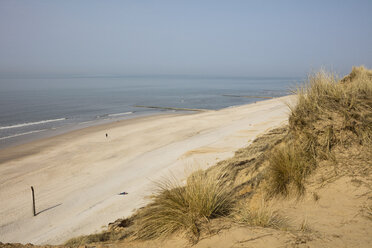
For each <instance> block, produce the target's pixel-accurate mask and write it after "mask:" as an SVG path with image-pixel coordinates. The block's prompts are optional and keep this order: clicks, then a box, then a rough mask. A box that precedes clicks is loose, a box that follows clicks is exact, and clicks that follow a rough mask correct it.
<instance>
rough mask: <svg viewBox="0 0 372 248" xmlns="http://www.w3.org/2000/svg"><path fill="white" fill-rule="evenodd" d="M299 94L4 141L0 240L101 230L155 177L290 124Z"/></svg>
mask: <svg viewBox="0 0 372 248" xmlns="http://www.w3.org/2000/svg"><path fill="white" fill-rule="evenodd" d="M293 100H294V97H293V96H286V97H281V98H275V99H271V100H265V101H260V102H257V103H254V104H249V105H244V106H237V107H231V108H226V109H222V110H218V111H207V112H199V113H193V114H167V115H156V116H148V117H140V118H136V119H131V120H123V121H117V122H113V123H109V124H105V125H100V126H94V127H89V128H85V129H81V130H77V131H73V132H69V133H66V134H63V135H59V136H56V137H52V138H47V139H43V140H39V141H34V142H31V143H28V144H24V145H21V146H17V147H13V148H7V149H2V150H0V199H1V201H0V204H1V205H0V209H1V212H0V241H1V242H20V243H33V244H60V243H62V242H64V241H66V240H68V239H69V238H71V237H74V236H78V235H82V234H89V233H94V232H97V231H100V230H102V228H104V227H105V226H106V225H107V224H108V223H109V222H112V221H115V220H116V219H118V218H122V217H125V216H129V215H130V214H132V213H133V211H134V210H135V209H136V208H139V207H141V206H143V205H144V204H145V203H146V200H145V199H144V197H145V196H146V195H149V194H151V189H152V185H153V182H154V181H156V180H159V179H161V178H162V177H164V176H167V175H168V176H169V175H170V174H173V175H174V176H176V177H177V178H180V179H182V178H185V176H186V175H187V173H188V172H191V171H192V170H195V169H198V168H202V169H204V168H207V167H209V166H212V165H214V164H215V163H216V162H218V161H220V160H223V159H226V158H228V157H230V156H232V155H233V154H234V151H236V150H237V149H239V148H241V147H244V146H247V145H248V144H249V143H250V142H251V141H252V140H253V139H254V138H255V137H257V135H259V134H262V133H264V132H265V131H267V130H269V129H272V128H274V127H277V126H281V125H283V124H285V123H286V122H287V119H288V112H289V111H288V107H287V103H289V102H291V101H293ZM106 133H107V134H108V137H106V135H105V134H106ZM30 186H33V187H34V188H35V196H36V212H37V215H36V216H35V217H34V216H33V214H32V199H31V190H30ZM124 191H125V192H128V194H127V195H119V193H120V192H124Z"/></svg>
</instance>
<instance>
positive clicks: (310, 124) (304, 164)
mask: <svg viewBox="0 0 372 248" xmlns="http://www.w3.org/2000/svg"><path fill="white" fill-rule="evenodd" d="M297 96H298V103H297V105H296V106H294V107H292V108H291V114H290V117H289V134H288V137H287V139H286V141H285V142H284V143H283V144H282V145H281V146H278V147H277V148H276V149H274V150H273V151H272V152H271V154H270V156H269V161H270V170H269V173H268V178H269V181H270V182H271V189H270V191H271V192H270V193H271V194H278V193H280V194H283V195H287V194H288V192H289V190H288V189H289V188H294V189H295V190H296V191H297V192H298V193H299V194H300V195H301V194H303V192H304V190H305V188H304V180H305V178H306V177H307V176H308V175H309V174H310V173H311V172H312V171H313V170H314V169H315V168H316V165H317V164H318V163H319V162H320V161H322V160H335V159H336V156H335V154H334V151H335V150H337V149H335V148H337V147H338V148H340V147H343V148H348V147H350V146H352V145H354V144H359V145H362V146H371V145H372V71H371V70H367V69H366V68H364V67H353V70H352V72H351V73H350V75H348V76H346V77H345V78H344V79H342V80H338V79H337V78H336V77H335V75H333V74H331V73H328V72H325V71H320V72H318V73H315V74H312V75H310V76H309V78H308V81H307V84H306V85H305V86H304V87H301V88H298V90H297Z"/></svg>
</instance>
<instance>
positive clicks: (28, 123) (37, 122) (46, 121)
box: [0, 118, 66, 130]
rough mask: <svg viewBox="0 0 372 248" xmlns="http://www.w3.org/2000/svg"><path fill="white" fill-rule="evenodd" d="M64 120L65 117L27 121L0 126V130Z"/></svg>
mask: <svg viewBox="0 0 372 248" xmlns="http://www.w3.org/2000/svg"><path fill="white" fill-rule="evenodd" d="M64 120H66V118H59V119H52V120H43V121H36V122H27V123H21V124H15V125H11V126H5V127H0V130H4V129H11V128H18V127H27V126H32V125H38V124H44V123H49V122H56V121H64Z"/></svg>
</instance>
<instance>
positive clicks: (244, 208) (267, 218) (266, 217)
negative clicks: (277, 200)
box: [233, 200, 287, 229]
mask: <svg viewBox="0 0 372 248" xmlns="http://www.w3.org/2000/svg"><path fill="white" fill-rule="evenodd" d="M233 217H234V220H235V221H236V222H238V223H241V224H245V225H248V226H260V227H270V228H275V229H279V228H283V227H286V226H287V224H286V220H285V218H283V217H281V216H280V215H279V214H278V212H277V211H275V210H274V208H273V207H272V206H270V204H268V203H266V202H265V201H264V200H262V201H261V202H260V203H259V204H258V205H254V204H252V203H251V202H244V203H241V204H240V205H238V207H237V208H236V209H235V211H234V215H233Z"/></svg>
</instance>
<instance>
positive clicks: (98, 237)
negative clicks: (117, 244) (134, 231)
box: [64, 230, 129, 247]
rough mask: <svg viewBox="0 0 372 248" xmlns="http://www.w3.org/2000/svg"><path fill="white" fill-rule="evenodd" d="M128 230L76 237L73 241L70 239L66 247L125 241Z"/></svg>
mask: <svg viewBox="0 0 372 248" xmlns="http://www.w3.org/2000/svg"><path fill="white" fill-rule="evenodd" d="M128 235H129V234H128V231H127V230H121V231H117V232H113V231H105V232H101V233H96V234H90V235H83V236H79V237H75V238H72V239H69V240H68V241H67V242H66V243H65V244H64V246H67V247H79V246H81V245H84V244H91V243H97V242H105V241H116V240H121V239H124V238H126V237H127V236H128Z"/></svg>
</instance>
